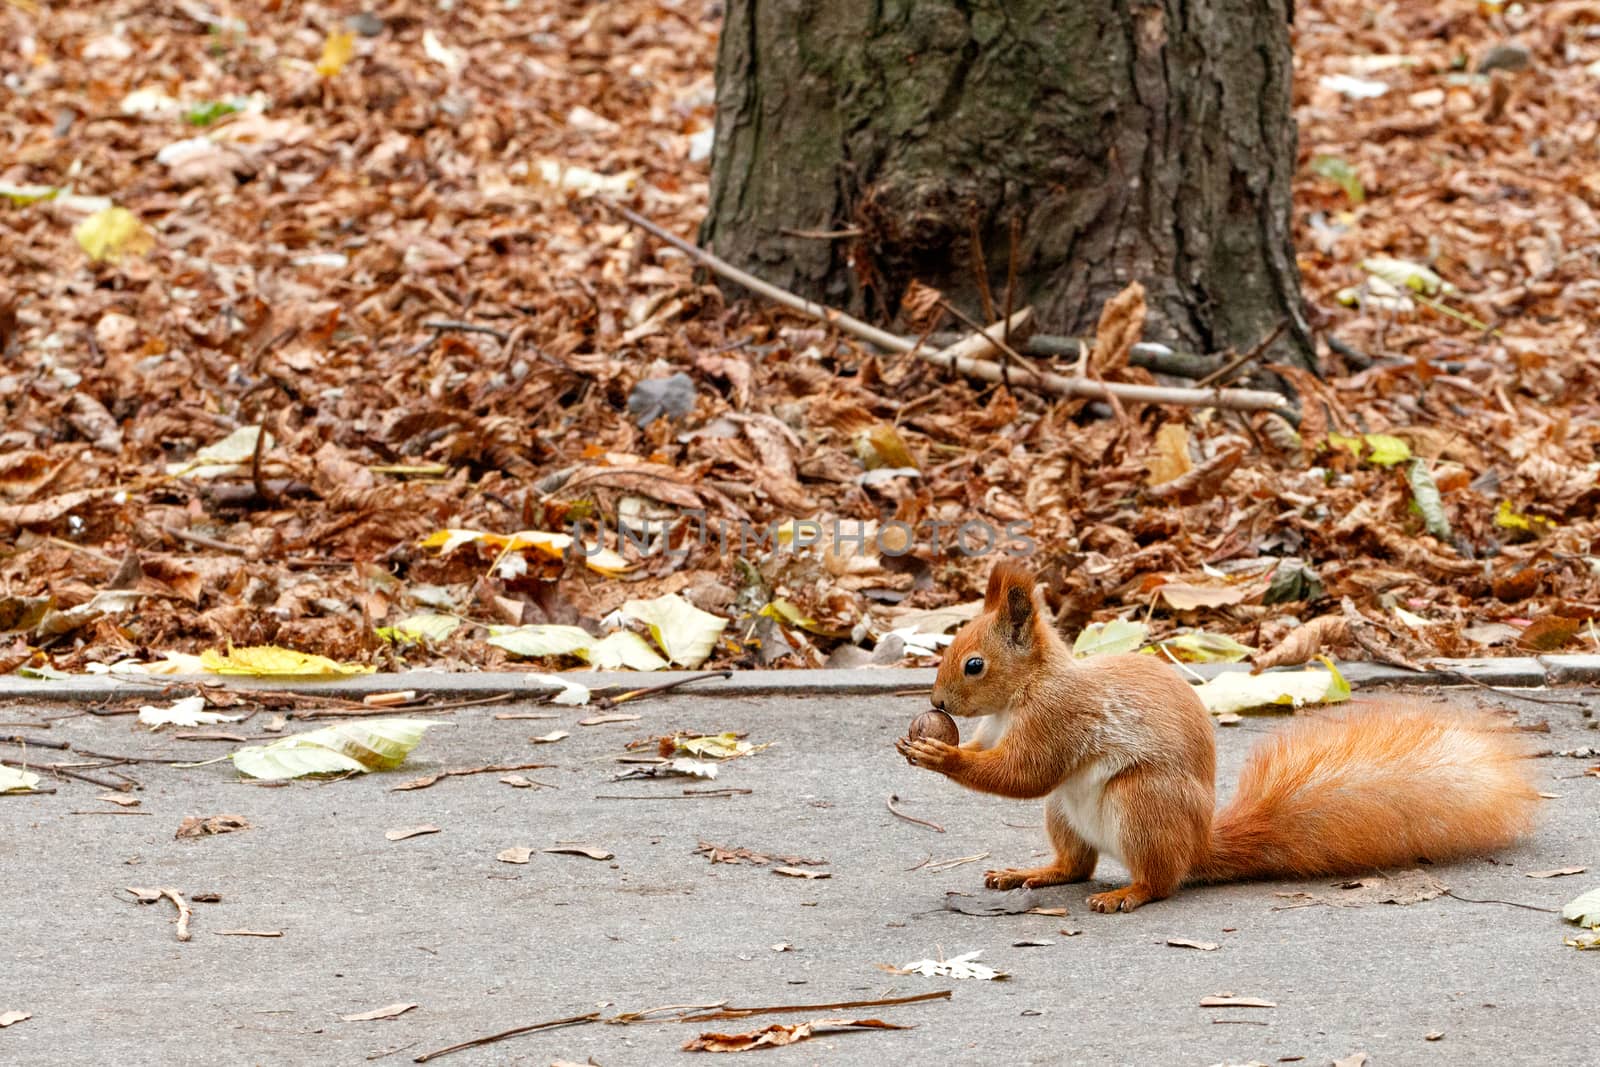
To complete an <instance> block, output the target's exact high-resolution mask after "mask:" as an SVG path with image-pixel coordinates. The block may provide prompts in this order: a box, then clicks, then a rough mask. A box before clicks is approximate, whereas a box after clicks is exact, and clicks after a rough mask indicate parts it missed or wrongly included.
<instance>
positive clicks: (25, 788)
mask: <svg viewBox="0 0 1600 1067" xmlns="http://www.w3.org/2000/svg"><path fill="white" fill-rule="evenodd" d="M38 784H39V776H38V775H37V774H34V773H33V772H32V771H24V770H21V769H20V768H17V767H7V766H5V765H4V764H0V793H31V792H33V788H34V786H36V785H38Z"/></svg>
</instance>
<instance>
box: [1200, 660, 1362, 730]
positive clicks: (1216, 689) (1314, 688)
mask: <svg viewBox="0 0 1600 1067" xmlns="http://www.w3.org/2000/svg"><path fill="white" fill-rule="evenodd" d="M1320 658H1321V659H1322V662H1323V663H1324V664H1325V665H1326V666H1327V668H1328V669H1327V670H1323V671H1319V670H1315V669H1312V670H1303V671H1272V672H1268V673H1265V674H1245V673H1243V672H1234V673H1229V674H1222V675H1218V676H1217V677H1215V678H1213V679H1211V680H1210V681H1209V682H1206V683H1204V684H1202V685H1198V686H1196V687H1195V694H1196V695H1197V696H1199V697H1200V701H1201V703H1203V704H1204V705H1205V706H1206V710H1207V711H1210V712H1211V713H1212V714H1214V715H1220V714H1223V713H1225V712H1230V711H1244V710H1246V709H1249V708H1262V707H1269V706H1274V705H1280V704H1281V705H1284V706H1287V707H1294V708H1298V707H1300V706H1302V705H1304V704H1337V703H1339V702H1340V701H1344V700H1349V699H1350V683H1349V682H1347V681H1345V679H1344V675H1342V674H1340V673H1339V669H1338V668H1337V667H1335V666H1334V665H1333V661H1332V660H1330V659H1328V658H1327V657H1326V656H1323V657H1320Z"/></svg>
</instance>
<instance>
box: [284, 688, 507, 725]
mask: <svg viewBox="0 0 1600 1067" xmlns="http://www.w3.org/2000/svg"><path fill="white" fill-rule="evenodd" d="M515 696H516V694H515V693H496V694H495V695H494V696H488V697H474V698H473V699H471V700H451V701H447V702H445V703H443V704H396V705H394V706H393V707H388V708H374V707H367V706H362V707H348V708H343V707H341V708H303V709H301V710H298V711H294V712H291V713H290V717H291V718H295V719H337V718H360V717H361V716H363V715H382V714H385V713H387V714H390V715H393V714H394V713H395V711H396V710H397V709H401V710H404V711H409V712H419V711H420V712H430V711H454V710H455V709H457V708H474V707H478V706H479V705H481V704H503V703H505V702H506V701H508V700H511V699H512V698H513V697H515Z"/></svg>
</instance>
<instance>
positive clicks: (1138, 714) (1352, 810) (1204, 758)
mask: <svg viewBox="0 0 1600 1067" xmlns="http://www.w3.org/2000/svg"><path fill="white" fill-rule="evenodd" d="M933 703H934V706H935V707H938V708H940V709H941V710H943V711H946V712H948V713H949V714H951V715H955V716H960V717H971V716H984V717H985V718H984V720H983V723H982V725H981V726H980V727H979V730H978V733H977V736H976V737H975V739H974V740H972V741H968V742H966V743H965V744H962V745H960V746H955V745H949V744H945V743H944V742H942V741H936V740H933V739H931V738H920V739H918V740H915V741H913V740H910V739H909V738H901V739H900V740H899V741H897V742H896V743H895V747H896V749H898V750H899V752H900V753H901V755H903V756H905V757H906V759H907V760H909V761H910V762H911V764H912V765H913V766H916V767H923V768H926V769H927V770H930V771H936V772H938V773H939V774H943V775H945V776H946V777H948V778H949V779H951V780H952V781H954V782H956V783H958V784H960V785H964V786H966V787H967V788H969V789H976V790H978V791H979V792H984V793H995V794H998V795H1000V796H1007V797H1019V798H1020V797H1045V798H1046V800H1045V825H1046V827H1047V829H1048V831H1049V834H1050V840H1051V843H1052V844H1053V845H1054V846H1055V851H1056V858H1055V862H1054V863H1051V864H1048V865H1046V866H1043V867H1035V868H1025V869H1018V868H1005V869H1001V870H992V871H989V872H988V873H987V874H986V875H985V877H984V884H985V885H987V886H988V887H989V888H991V889H1015V888H1017V887H1019V886H1021V887H1024V888H1032V887H1034V886H1045V885H1060V884H1063V883H1067V882H1082V881H1086V880H1088V878H1089V877H1090V875H1092V874H1093V873H1094V867H1095V861H1096V860H1097V859H1098V858H1099V856H1100V854H1101V853H1105V854H1107V855H1110V856H1114V857H1116V858H1117V859H1119V860H1121V861H1122V862H1123V864H1124V865H1126V866H1127V868H1128V870H1129V872H1130V873H1131V874H1132V875H1133V882H1132V884H1130V885H1127V886H1124V887H1123V888H1121V889H1113V890H1111V891H1110V892H1107V893H1096V894H1094V895H1093V896H1091V897H1089V906H1090V907H1091V908H1093V909H1094V910H1095V911H1102V912H1115V911H1132V910H1133V909H1134V908H1137V907H1138V906H1139V905H1141V904H1147V903H1149V902H1150V901H1152V900H1162V899H1164V898H1166V897H1169V896H1171V895H1172V894H1173V893H1174V892H1175V891H1176V890H1177V888H1178V886H1179V885H1181V884H1183V883H1185V882H1189V883H1195V882H1228V881H1240V880H1244V879H1250V878H1266V877H1273V876H1280V877H1283V876H1286V877H1308V876H1314V875H1328V874H1338V873H1355V872H1359V871H1362V870H1370V869H1371V868H1374V867H1383V866H1398V865H1402V864H1410V863H1413V862H1415V861H1416V860H1417V859H1418V858H1419V857H1427V858H1429V859H1431V860H1436V861H1437V860H1444V859H1448V858H1451V857H1459V856H1464V855H1468V854H1472V853H1481V852H1486V851H1489V850H1492V849H1496V848H1500V847H1503V846H1505V845H1507V844H1509V843H1510V842H1512V841H1513V840H1514V839H1515V838H1516V837H1517V836H1518V835H1520V834H1521V833H1522V832H1524V831H1525V830H1526V829H1527V828H1528V826H1529V824H1530V823H1531V822H1532V818H1533V809H1534V806H1535V805H1536V804H1537V803H1538V794H1537V793H1536V792H1535V791H1534V789H1533V787H1532V786H1531V785H1530V784H1529V781H1528V777H1527V771H1526V770H1525V768H1526V766H1527V764H1526V762H1525V758H1524V756H1523V754H1522V753H1521V752H1520V751H1519V750H1518V749H1517V747H1516V746H1515V744H1514V743H1513V742H1512V741H1510V740H1509V739H1508V738H1507V737H1506V736H1505V735H1504V733H1503V732H1497V731H1495V730H1494V729H1493V728H1492V727H1490V726H1489V725H1488V724H1487V723H1483V722H1471V721H1467V720H1464V719H1463V718H1461V717H1459V716H1456V715H1452V714H1449V713H1447V712H1440V711H1435V710H1430V709H1428V708H1426V707H1423V706H1412V705H1406V704H1403V703H1398V702H1388V701H1385V702H1373V703H1371V704H1367V705H1365V710H1363V711H1361V712H1359V713H1357V714H1352V715H1348V716H1345V717H1341V718H1335V719H1310V720H1304V721H1302V722H1299V723H1296V724H1294V725H1293V726H1291V727H1290V728H1289V729H1287V730H1285V731H1283V732H1282V733H1280V734H1278V735H1277V736H1275V737H1273V738H1271V739H1269V740H1267V741H1265V742H1263V743H1262V744H1261V745H1259V746H1258V747H1257V748H1256V749H1255V750H1254V751H1253V752H1251V753H1250V755H1249V757H1248V759H1247V762H1246V763H1245V768H1244V773H1243V775H1242V776H1241V777H1240V779H1239V787H1238V790H1237V793H1236V795H1235V796H1234V798H1233V801H1232V803H1230V804H1229V805H1228V806H1227V807H1225V808H1223V809H1222V810H1221V811H1220V812H1216V814H1215V817H1213V808H1214V806H1215V785H1214V778H1215V770H1216V744H1215V742H1214V740H1213V738H1212V732H1213V727H1212V725H1211V717H1210V716H1209V715H1208V714H1207V713H1206V709H1205V707H1204V705H1202V704H1201V703H1200V699H1199V697H1197V696H1196V695H1195V692H1194V690H1193V689H1192V688H1190V686H1189V684H1188V683H1187V682H1185V681H1184V680H1183V679H1182V678H1181V677H1180V676H1179V675H1178V674H1177V672H1175V671H1173V670H1172V669H1170V668H1169V667H1168V666H1167V665H1166V664H1164V663H1162V662H1161V661H1159V660H1157V659H1155V658H1154V657H1151V656H1139V655H1125V656H1098V657H1095V658H1093V659H1088V660H1076V659H1074V657H1073V655H1072V651H1071V650H1070V649H1069V648H1068V647H1067V644H1066V642H1065V641H1064V640H1062V638H1061V636H1060V635H1059V634H1058V633H1057V632H1056V630H1055V628H1054V627H1053V626H1052V625H1051V624H1050V622H1049V621H1048V620H1047V618H1046V616H1045V605H1044V602H1043V599H1042V598H1041V596H1040V595H1039V593H1038V591H1037V590H1036V589H1035V588H1034V581H1033V576H1032V575H1031V574H1030V573H1029V572H1028V571H1027V570H1026V569H1024V568H1023V567H1021V566H1019V565H1018V564H1015V563H1012V562H1009V561H1007V562H1002V563H1000V564H998V565H996V567H995V568H994V570H993V571H992V572H991V573H990V575H989V587H988V591H987V593H986V595H985V597H984V604H983V611H982V613H981V614H979V615H978V617H977V618H975V619H973V620H972V621H971V622H969V623H968V624H967V625H966V626H964V627H963V628H962V629H961V631H960V632H959V633H957V634H956V636H955V639H954V641H953V642H952V643H951V645H950V648H949V650H948V651H947V652H946V653H945V656H944V659H943V660H942V661H941V662H940V664H939V675H938V680H937V681H936V682H935V683H934V687H933Z"/></svg>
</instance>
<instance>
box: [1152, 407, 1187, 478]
mask: <svg viewBox="0 0 1600 1067" xmlns="http://www.w3.org/2000/svg"><path fill="white" fill-rule="evenodd" d="M1145 465H1146V467H1147V468H1148V470H1149V475H1148V477H1147V479H1146V483H1147V484H1148V485H1151V486H1157V485H1165V484H1166V483H1167V482H1170V481H1172V480H1173V479H1175V478H1181V477H1183V476H1184V475H1185V474H1188V473H1189V472H1190V471H1191V470H1193V469H1194V461H1193V460H1191V459H1190V458H1189V427H1188V426H1187V425H1186V424H1184V423H1181V422H1164V423H1162V424H1161V429H1159V430H1157V431H1156V439H1155V445H1154V447H1152V448H1151V450H1150V455H1149V458H1148V459H1146V460H1145Z"/></svg>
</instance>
